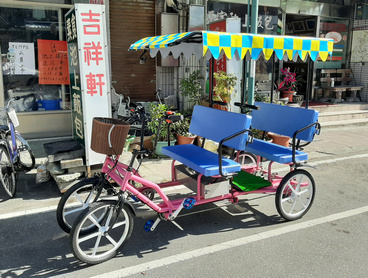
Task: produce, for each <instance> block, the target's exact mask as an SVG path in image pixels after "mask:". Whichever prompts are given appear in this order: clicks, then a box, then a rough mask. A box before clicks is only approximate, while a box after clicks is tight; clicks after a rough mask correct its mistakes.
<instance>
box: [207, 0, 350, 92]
mask: <svg viewBox="0 0 368 278" xmlns="http://www.w3.org/2000/svg"><path fill="white" fill-rule="evenodd" d="M331 3H332V1H318V2H310V1H293V0H287V1H262V0H260V1H258V4H259V8H258V17H257V32H258V33H260V34H269V35H280V34H281V35H291V36H312V37H330V38H333V39H334V52H333V55H332V57H331V58H330V59H329V61H328V62H325V63H319V62H316V63H315V65H314V70H313V71H312V72H311V74H310V75H309V80H307V79H308V78H307V77H308V64H307V63H305V62H304V61H301V60H300V59H299V60H296V61H291V62H287V63H286V62H282V61H280V62H278V63H277V64H276V67H275V68H276V73H277V72H278V70H279V69H280V68H287V67H290V69H291V71H293V72H296V73H297V75H298V76H300V79H301V80H303V82H300V87H299V88H298V91H299V94H301V95H305V94H306V84H307V82H310V83H313V82H312V81H313V80H315V79H316V75H315V74H316V69H320V68H322V67H323V68H347V67H349V60H350V57H349V53H350V50H349V49H350V40H351V37H350V34H351V25H352V24H351V22H352V18H353V10H354V8H353V7H354V6H353V5H352V4H351V3H350V2H349V3H346V4H344V1H334V3H335V4H331ZM247 6H248V4H247V3H244V1H236V0H233V1H227V0H223V1H217V0H209V1H208V2H207V7H208V9H207V10H208V14H207V18H208V21H209V22H210V23H211V22H218V21H221V20H223V19H224V18H229V17H239V18H240V19H241V24H242V25H241V30H242V32H246V27H247V25H246V21H247V10H248V7H247ZM271 60H272V59H270V60H269V61H267V62H266V61H264V60H262V59H259V60H258V61H257V62H256V70H255V80H256V81H257V84H258V85H259V90H261V91H263V92H264V93H265V94H266V95H267V93H269V92H270V91H271V86H272V85H271V83H272V82H271V73H272V61H271ZM312 91H313V89H312ZM310 97H313V95H311V96H310Z"/></svg>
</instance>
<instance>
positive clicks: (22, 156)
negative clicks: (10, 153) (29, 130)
mask: <svg viewBox="0 0 368 278" xmlns="http://www.w3.org/2000/svg"><path fill="white" fill-rule="evenodd" d="M7 140H8V143H9V145H10V146H11V148H13V141H12V139H11V135H10V134H9V135H8V137H7ZM15 142H16V146H17V150H18V156H19V164H20V168H21V169H20V170H24V171H30V170H32V169H33V168H34V166H35V163H36V159H35V156H34V154H33V151H32V149H31V147H30V146H29V144H28V143H27V141H26V140H24V139H23V138H22V136H20V134H18V133H16V134H15Z"/></svg>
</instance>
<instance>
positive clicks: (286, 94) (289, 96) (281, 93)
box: [280, 91, 295, 102]
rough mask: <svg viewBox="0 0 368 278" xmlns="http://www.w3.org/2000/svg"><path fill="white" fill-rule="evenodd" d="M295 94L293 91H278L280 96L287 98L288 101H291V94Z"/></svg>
mask: <svg viewBox="0 0 368 278" xmlns="http://www.w3.org/2000/svg"><path fill="white" fill-rule="evenodd" d="M294 94H295V91H280V96H281V98H286V97H287V98H289V101H290V102H292V101H293V96H294Z"/></svg>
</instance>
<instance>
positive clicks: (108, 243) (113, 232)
mask: <svg viewBox="0 0 368 278" xmlns="http://www.w3.org/2000/svg"><path fill="white" fill-rule="evenodd" d="M117 203H118V202H117V201H102V202H96V203H93V204H91V205H90V206H89V208H88V209H86V210H84V211H83V212H82V214H81V215H80V216H79V217H78V219H77V220H76V222H75V225H74V226H73V228H72V230H71V232H70V246H71V249H72V252H73V254H74V256H75V257H77V258H78V259H79V260H81V261H83V262H85V263H87V264H98V263H102V262H104V261H107V260H109V259H111V258H113V257H115V256H116V254H117V253H118V252H119V250H120V249H121V248H122V247H123V245H124V244H125V243H126V242H127V241H128V240H129V238H130V236H131V234H132V231H133V216H132V212H131V211H130V208H129V207H128V205H123V207H122V209H121V212H120V213H119V214H118V213H117V211H116V209H117ZM102 216H103V217H104V219H103V221H99V220H98V219H101V217H102ZM91 225H94V226H95V227H96V229H95V230H94V231H92V232H91V233H89V234H87V235H84V234H82V233H81V231H82V230H83V229H84V227H90V226H91Z"/></svg>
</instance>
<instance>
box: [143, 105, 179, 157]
mask: <svg viewBox="0 0 368 278" xmlns="http://www.w3.org/2000/svg"><path fill="white" fill-rule="evenodd" d="M168 110H169V108H168V106H167V105H166V104H161V103H160V104H153V103H150V106H149V109H148V111H149V114H150V121H149V122H148V124H147V126H148V128H149V130H150V131H152V133H153V134H154V135H153V136H152V137H151V140H152V143H153V144H154V145H153V146H154V147H155V141H156V140H157V145H156V149H155V153H156V154H157V155H158V156H162V155H163V154H162V151H161V149H162V147H164V146H167V145H168V141H167V136H168V125H169V124H168V123H167V122H166V121H164V120H163V121H161V118H162V117H163V116H164V115H165V113H166V111H168ZM160 122H161V125H160ZM172 130H173V126H172V125H171V131H172ZM156 136H158V138H157V139H156ZM175 142H176V139H175V136H174V134H173V133H172V132H170V145H174V144H175Z"/></svg>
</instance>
